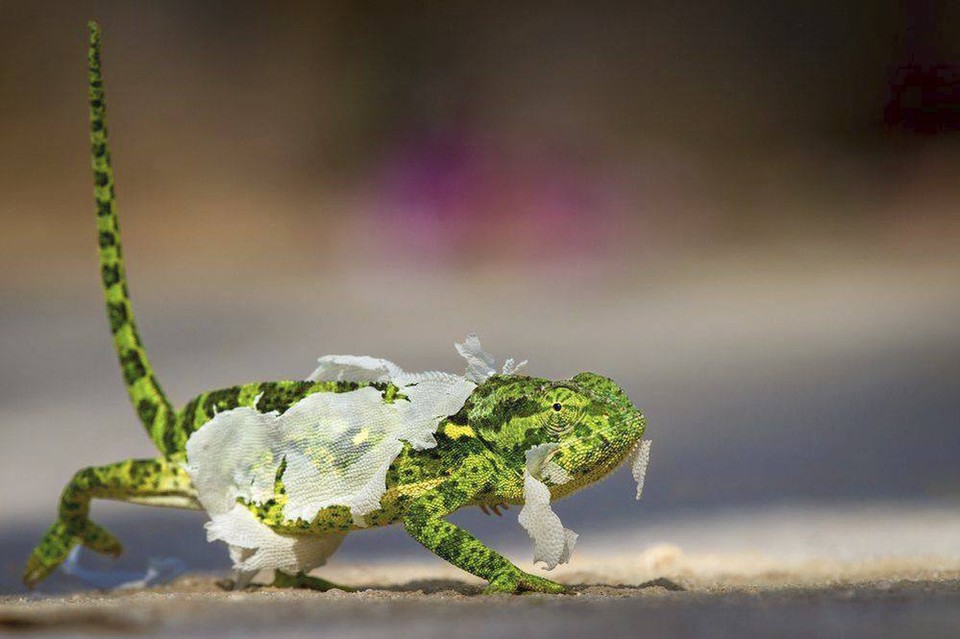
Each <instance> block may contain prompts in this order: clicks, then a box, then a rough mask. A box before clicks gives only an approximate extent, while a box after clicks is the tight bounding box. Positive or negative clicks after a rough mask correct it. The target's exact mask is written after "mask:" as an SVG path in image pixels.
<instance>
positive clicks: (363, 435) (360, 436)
mask: <svg viewBox="0 0 960 639" xmlns="http://www.w3.org/2000/svg"><path fill="white" fill-rule="evenodd" d="M368 439H370V431H369V430H368V429H366V428H363V429H361V430H360V432H359V433H357V434H356V435H354V436H353V445H354V446H359V445H360V444H362V443H363V442H365V441H367V440H368Z"/></svg>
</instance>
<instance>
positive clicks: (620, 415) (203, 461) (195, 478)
mask: <svg viewBox="0 0 960 639" xmlns="http://www.w3.org/2000/svg"><path fill="white" fill-rule="evenodd" d="M89 27H90V49H89V62H90V71H89V81H90V84H89V97H90V123H91V132H90V141H91V149H92V163H93V174H94V182H95V187H94V194H95V197H96V212H97V229H98V232H99V244H100V270H101V278H102V281H103V291H104V298H105V301H106V307H107V315H108V317H109V320H110V330H111V332H112V333H113V340H114V345H115V347H116V352H117V355H118V357H119V360H120V367H121V370H122V374H123V380H124V382H125V384H126V387H127V392H128V393H129V395H130V400H131V401H132V403H133V406H134V408H135V409H136V412H137V415H138V416H139V418H140V421H141V422H142V423H143V425H144V427H145V428H146V430H147V433H148V434H149V436H150V438H151V439H152V440H153V442H154V443H155V444H156V446H157V448H158V449H159V451H160V455H159V456H157V457H155V458H153V459H133V460H127V461H122V462H118V463H115V464H109V465H106V466H98V467H91V468H85V469H83V470H80V471H79V472H77V473H76V475H74V477H73V479H72V480H71V481H70V483H69V484H68V485H67V487H66V488H65V489H64V491H63V494H62V496H61V498H60V505H59V516H58V518H57V521H56V523H54V524H53V525H52V526H51V527H50V529H49V530H48V531H47V532H46V534H45V535H44V537H43V538H42V540H41V541H40V543H39V545H38V546H37V547H36V549H34V551H33V552H32V554H31V555H30V557H29V559H28V561H27V565H26V568H25V572H24V582H25V583H26V584H27V585H28V586H30V587H33V586H34V585H36V584H37V583H38V582H40V581H41V580H43V579H44V578H46V577H47V576H48V575H50V574H51V572H53V571H54V570H55V569H56V568H57V566H59V565H60V564H61V563H62V562H63V561H64V560H65V559H66V557H67V556H68V554H69V553H70V552H71V550H72V549H73V548H74V547H75V546H77V545H78V544H82V545H83V546H86V547H87V548H90V549H92V550H95V551H97V552H100V553H104V554H107V555H112V556H118V555H119V554H120V553H121V551H122V547H121V545H120V543H119V542H118V541H117V539H115V538H114V537H113V535H111V534H110V533H109V532H107V531H106V530H104V529H103V528H102V527H100V526H99V525H97V524H96V523H94V522H93V521H91V520H90V519H89V511H90V501H91V499H93V498H99V499H113V500H120V501H125V502H130V503H137V504H145V505H152V506H167V507H177V508H190V509H205V510H207V511H208V513H210V514H211V518H212V521H211V523H209V524H207V526H208V535H209V537H210V538H211V539H223V540H225V541H227V542H228V544H230V548H231V556H232V557H233V559H234V563H235V567H236V568H238V571H239V575H240V577H243V576H244V575H245V574H247V575H252V574H255V573H256V571H257V570H259V569H264V568H270V567H273V569H274V575H275V578H274V582H273V584H274V585H276V586H296V587H308V588H314V589H319V590H325V589H327V588H333V587H339V586H336V585H335V584H332V583H330V582H328V581H326V580H323V579H320V578H317V577H311V576H308V575H307V574H306V570H307V569H312V568H313V567H316V566H318V565H322V563H323V560H324V559H325V558H326V556H328V555H329V554H330V553H332V552H333V550H335V549H336V547H337V545H339V542H340V541H341V540H342V538H343V537H344V536H345V535H346V533H347V532H349V531H351V530H357V529H360V528H366V527H375V526H385V525H388V524H394V523H401V524H403V526H404V527H405V528H406V530H407V532H408V533H409V534H410V535H411V536H412V537H413V538H414V539H416V540H417V541H418V542H420V543H421V544H422V545H424V546H425V547H426V548H428V549H429V550H431V551H432V552H433V553H435V554H436V555H437V556H439V557H442V558H443V559H445V560H447V561H448V562H450V563H452V564H453V565H455V566H457V567H459V568H461V569H463V570H465V571H467V572H469V573H472V574H474V575H476V576H478V577H481V578H483V579H485V580H487V581H488V582H489V585H488V587H487V592H507V593H515V592H521V591H540V592H550V593H559V592H563V591H564V590H565V587H564V586H563V585H561V584H559V583H556V582H553V581H550V580H548V579H544V578H542V577H538V576H535V575H531V574H528V573H526V572H524V571H522V570H520V569H519V568H517V567H516V566H515V565H514V564H512V563H511V562H510V561H509V560H508V559H506V558H504V557H503V556H501V555H500V554H498V553H497V552H494V551H493V550H491V549H490V548H488V547H487V546H486V545H484V544H483V543H482V542H481V541H479V540H478V539H476V538H475V537H473V536H472V535H471V534H470V533H468V532H467V531H465V530H463V529H461V528H459V527H457V526H455V525H453V524H451V523H449V522H447V521H446V520H445V517H446V516H447V515H449V514H451V513H453V512H454V511H456V510H458V509H460V508H463V507H465V506H480V507H481V508H483V509H484V511H485V512H486V509H487V508H492V509H494V511H496V512H497V514H499V510H498V508H499V507H501V506H505V505H507V504H524V507H523V508H524V510H523V511H522V512H521V514H520V523H521V524H523V525H524V527H526V528H527V529H528V532H530V533H531V536H532V537H534V538H535V541H536V542H537V553H538V559H541V560H543V561H544V562H545V563H547V564H548V567H552V566H553V565H556V563H560V562H563V561H566V559H567V557H568V556H569V551H570V549H571V548H572V544H573V541H575V538H576V535H575V534H573V533H572V532H571V531H568V530H565V529H562V527H561V526H559V520H558V519H557V518H556V516H555V515H553V513H552V512H551V511H550V510H549V505H548V504H549V500H550V499H556V498H561V497H564V496H566V495H568V494H570V493H572V492H574V491H576V490H578V489H580V488H582V487H584V486H587V485H588V484H591V483H593V482H596V481H598V480H600V479H602V478H603V477H604V476H606V475H608V474H609V473H610V472H612V471H613V470H614V469H616V468H617V467H618V466H619V465H620V464H621V463H622V462H624V461H625V460H627V459H628V458H631V456H632V458H633V459H635V460H636V461H635V462H634V476H635V478H637V480H638V482H641V481H642V472H643V469H645V465H646V456H647V455H648V451H649V449H648V447H647V446H646V445H647V444H648V443H649V442H646V441H644V442H641V437H642V436H643V433H644V428H645V420H644V417H643V415H642V413H641V412H640V411H639V410H638V409H637V408H636V407H635V406H634V405H633V404H632V403H631V402H630V400H629V398H628V397H627V395H626V393H624V391H623V390H622V389H621V388H620V387H619V386H618V385H617V384H615V383H614V382H612V381H611V380H609V379H607V378H605V377H602V376H600V375H596V374H594V373H580V374H578V375H576V376H574V377H572V378H571V379H568V380H561V381H551V380H547V379H540V378H536V377H529V376H525V375H521V374H519V373H518V369H519V367H516V366H513V364H512V360H510V361H509V362H508V365H507V366H505V368H504V370H503V371H502V372H500V373H497V372H496V371H494V370H493V369H492V367H491V364H492V361H493V360H492V358H490V357H489V356H488V355H487V354H486V353H484V352H483V351H481V350H480V349H479V342H478V341H476V338H475V337H473V336H471V338H468V342H467V343H466V344H465V345H458V349H460V350H461V354H462V355H464V357H466V358H467V360H468V362H469V363H470V366H469V367H468V373H467V378H464V377H459V376H453V375H447V374H444V373H424V374H418V375H409V374H406V373H403V372H402V371H400V370H399V369H398V368H396V367H395V365H393V364H390V363H389V362H385V361H383V360H374V359H373V358H356V357H351V356H328V357H327V358H322V359H321V360H320V361H321V364H322V366H321V368H320V369H318V372H317V373H315V374H314V376H312V377H311V379H308V380H306V381H297V380H295V381H276V382H255V383H250V384H244V385H240V386H233V387H230V388H224V389H220V390H214V391H210V392H206V393H202V394H200V395H198V396H197V397H195V398H194V399H192V400H190V401H189V402H187V404H186V406H184V407H183V408H182V409H181V410H175V409H174V407H173V405H172V404H171V403H170V401H169V400H168V399H167V396H166V395H165V394H164V392H163V390H162V389H161V387H160V384H159V382H158V381H157V378H156V376H155V374H154V372H153V369H152V368H151V366H150V363H149V361H148V359H147V354H146V350H145V348H144V345H143V342H142V340H141V338H140V334H139V332H138V330H137V326H136V323H135V320H134V315H133V310H132V307H131V303H130V298H129V295H128V291H127V281H126V274H125V269H124V263H123V254H122V250H121V244H120V230H119V227H118V222H117V211H116V200H115V192H114V178H113V171H112V168H111V162H110V151H109V148H108V145H107V128H106V123H105V105H104V90H103V81H102V78H101V72H100V58H101V45H100V30H99V27H98V25H97V24H96V23H90V25H89ZM471 339H473V340H474V343H472V344H471V343H470V340H471ZM325 360H326V364H325V366H326V368H324V365H323V363H324V361H325ZM365 367H366V368H365ZM368 369H369V370H368ZM394 369H395V370H394ZM471 369H473V372H472V373H471ZM405 376H406V377H405ZM468 378H469V379H468ZM421 396H423V397H425V398H426V399H421ZM425 402H426V403H425ZM429 402H438V403H437V406H447V408H446V409H445V410H443V411H442V413H438V411H439V409H437V408H435V407H434V405H433V404H429ZM451 402H452V403H451ZM424 406H425V407H426V408H423V407H424ZM431 410H433V411H434V412H433V413H430V411H431ZM437 414H439V415H440V416H439V417H437ZM425 415H426V417H425ZM418 420H419V421H418ZM261 422H262V423H261ZM368 422H369V424H368ZM410 423H416V424H419V426H417V428H420V430H419V431H417V432H413V431H411V433H412V434H409V433H408V434H405V433H406V431H403V430H402V429H403V428H407V427H408V425H409V424H410ZM368 426H369V427H368ZM311 429H313V430H311ZM281 431H282V433H283V434H282V435H278V434H277V433H281ZM271 437H272V438H273V439H270V438H271ZM257 438H262V439H257ZM248 440H249V442H248ZM263 442H266V443H263ZM640 458H643V459H642V463H641V460H640ZM230 464H233V466H231V465H230ZM378 464H379V465H378ZM640 466H642V467H643V469H640V470H639V471H638V468H639V467H640ZM221 467H222V468H221ZM228 467H229V468H228ZM223 468H227V471H223ZM314 472H315V473H316V474H315V475H311V473H314ZM638 472H639V473H640V476H638ZM231 473H234V474H231ZM235 473H240V474H239V475H237V474H235ZM359 475H363V476H362V477H360V478H359V479H358V476H359ZM225 477H226V480H225ZM236 477H241V480H237V479H236ZM311 477H312V478H313V479H311ZM231 478H232V479H231ZM364 482H366V483H364ZM361 485H362V486H361ZM343 486H348V487H352V488H350V489H349V490H348V491H347V492H346V493H343V491H344V490H345V489H343ZM367 488H370V491H372V492H370V491H367V492H365V490H366V489H367ZM338 490H339V491H340V493H337V491H338ZM324 491H325V492H324ZM341 493H343V494H345V495H346V496H345V497H344V496H343V495H341V496H339V497H338V496H337V495H340V494H341ZM331 495H333V496H331ZM638 496H639V491H638ZM338 500H340V501H338ZM364 500H366V501H364ZM371 500H372V501H371ZM364 503H365V504H366V505H365V506H364V505H363V504H364ZM544 531H546V532H544ZM248 540H252V541H248ZM541 546H542V547H541ZM258 547H259V548H260V549H259V550H258ZM264 549H266V550H264ZM271 553H273V554H271ZM311 553H312V554H311ZM281 557H285V559H284V558H281ZM291 557H293V558H294V559H292V560H291V559H290V558H291ZM311 557H312V558H311ZM257 562H259V563H257ZM271 562H272V563H271ZM247 580H248V579H247ZM238 581H240V578H239V577H238Z"/></svg>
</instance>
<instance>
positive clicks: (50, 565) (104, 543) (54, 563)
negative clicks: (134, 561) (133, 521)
mask: <svg viewBox="0 0 960 639" xmlns="http://www.w3.org/2000/svg"><path fill="white" fill-rule="evenodd" d="M77 544H83V545H84V546H86V547H87V548H90V549H91V550H95V551H97V552H99V553H103V554H105V555H110V556H112V557H119V556H120V554H121V553H122V552H123V546H122V545H121V544H120V542H119V541H117V539H116V537H114V536H113V535H111V534H110V533H108V532H107V531H106V530H104V529H103V528H102V527H100V526H98V525H97V524H95V523H93V522H92V521H86V522H83V524H82V525H81V526H80V528H79V529H77V530H71V528H70V527H68V526H67V524H65V523H64V522H63V521H57V523H55V524H54V525H52V526H50V529H49V530H48V531H47V533H46V534H45V535H44V536H43V539H41V540H40V543H39V544H37V547H36V548H34V550H33V552H32V553H30V558H29V559H27V566H26V568H25V569H24V571H23V583H24V584H25V585H26V586H27V588H33V587H34V586H36V585H37V584H38V583H40V582H41V581H42V580H43V579H45V578H46V577H48V576H49V575H50V573H52V572H53V571H54V570H56V569H57V567H58V566H59V565H60V564H62V563H63V562H64V560H66V558H67V556H68V555H69V554H70V551H71V550H72V549H73V547H74V546H76V545H77Z"/></svg>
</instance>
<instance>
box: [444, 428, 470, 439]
mask: <svg viewBox="0 0 960 639" xmlns="http://www.w3.org/2000/svg"><path fill="white" fill-rule="evenodd" d="M443 432H444V433H445V434H446V436H447V437H449V438H450V439H460V438H461V437H476V436H477V434H476V433H475V432H473V429H472V428H470V426H460V425H459V424H447V425H446V426H445V427H444V429H443Z"/></svg>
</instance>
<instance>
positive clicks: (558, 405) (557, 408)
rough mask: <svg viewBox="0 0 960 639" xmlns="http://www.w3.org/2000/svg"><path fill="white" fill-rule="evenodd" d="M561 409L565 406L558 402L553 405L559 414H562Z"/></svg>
mask: <svg viewBox="0 0 960 639" xmlns="http://www.w3.org/2000/svg"><path fill="white" fill-rule="evenodd" d="M561 408H563V406H562V405H561V404H560V402H557V403H556V404H554V405H553V410H555V411H557V412H558V413H559V412H560V409H561Z"/></svg>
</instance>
